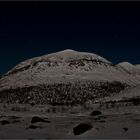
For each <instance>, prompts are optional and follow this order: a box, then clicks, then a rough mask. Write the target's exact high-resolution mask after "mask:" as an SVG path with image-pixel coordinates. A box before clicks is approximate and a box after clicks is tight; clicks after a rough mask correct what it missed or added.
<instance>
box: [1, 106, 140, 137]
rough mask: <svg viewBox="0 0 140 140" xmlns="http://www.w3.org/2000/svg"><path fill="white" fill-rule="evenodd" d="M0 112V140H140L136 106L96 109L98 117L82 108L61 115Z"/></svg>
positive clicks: (15, 109) (25, 109) (39, 110)
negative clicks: (93, 139)
mask: <svg viewBox="0 0 140 140" xmlns="http://www.w3.org/2000/svg"><path fill="white" fill-rule="evenodd" d="M0 109H1V112H0V139H11V138H12V139H29V138H34V139H37V138H42V139H44V138H45V139H48V138H54V139H57V138H61V139H66V138H72V139H79V138H81V139H88V138H100V139H102V138H108V139H109V138H112V139H116V138H120V139H121V138H126V139H128V138H131V139H133V138H140V133H139V130H140V106H124V107H120V108H110V109H100V110H99V111H100V112H101V113H102V114H100V115H93V116H91V112H92V111H93V109H88V110H87V111H86V110H84V109H83V108H82V107H81V108H80V107H77V108H76V107H75V108H73V109H71V110H69V111H63V112H61V113H59V112H58V113H53V112H50V113H48V110H47V111H45V110H46V106H45V105H41V106H37V105H36V106H34V107H31V106H29V105H24V106H23V105H22V106H20V107H19V106H18V105H4V104H1V106H0ZM79 112H81V113H79Z"/></svg>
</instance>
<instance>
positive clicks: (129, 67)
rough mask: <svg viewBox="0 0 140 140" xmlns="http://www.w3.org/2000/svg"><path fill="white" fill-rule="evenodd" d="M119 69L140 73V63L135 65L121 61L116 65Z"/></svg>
mask: <svg viewBox="0 0 140 140" xmlns="http://www.w3.org/2000/svg"><path fill="white" fill-rule="evenodd" d="M116 67H117V68H118V69H119V70H121V71H124V72H127V73H129V74H133V75H140V65H133V64H131V63H129V62H121V63H119V64H117V66H116Z"/></svg>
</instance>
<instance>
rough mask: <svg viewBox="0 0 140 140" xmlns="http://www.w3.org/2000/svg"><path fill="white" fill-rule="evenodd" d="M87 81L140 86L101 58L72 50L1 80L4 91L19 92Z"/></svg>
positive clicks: (44, 58)
mask: <svg viewBox="0 0 140 140" xmlns="http://www.w3.org/2000/svg"><path fill="white" fill-rule="evenodd" d="M86 80H91V81H119V82H123V83H127V84H130V85H136V84H138V83H140V78H139V77H137V76H134V75H131V74H130V73H127V72H126V71H122V70H121V69H119V68H117V67H115V66H114V65H113V64H112V63H111V62H110V61H108V60H106V59H105V58H103V57H101V56H99V55H96V54H93V53H86V52H77V51H74V50H69V49H68V50H64V51H60V52H56V53H52V54H48V55H44V56H40V57H35V58H33V59H29V60H26V61H24V62H22V63H20V64H18V65H17V66H15V67H14V68H13V69H12V70H10V71H9V72H8V73H7V74H6V75H5V76H3V78H1V79H0V87H1V89H3V88H17V87H24V86H33V85H41V84H47V83H60V82H62V83H63V82H71V81H86Z"/></svg>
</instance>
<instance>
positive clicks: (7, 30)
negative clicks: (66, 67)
mask: <svg viewBox="0 0 140 140" xmlns="http://www.w3.org/2000/svg"><path fill="white" fill-rule="evenodd" d="M64 49H74V50H78V51H86V52H93V53H96V54H99V55H101V56H103V57H105V58H106V59H108V60H110V61H112V62H113V63H114V64H116V63H119V62H121V61H129V62H131V63H133V64H137V63H140V55H139V53H140V2H135V3H132V2H0V75H1V74H4V73H6V72H7V71H8V70H10V69H11V68H12V67H13V66H15V65H16V64H18V63H19V62H21V61H24V60H26V59H29V58H32V57H35V56H40V55H44V54H48V53H51V52H56V51H60V50H64Z"/></svg>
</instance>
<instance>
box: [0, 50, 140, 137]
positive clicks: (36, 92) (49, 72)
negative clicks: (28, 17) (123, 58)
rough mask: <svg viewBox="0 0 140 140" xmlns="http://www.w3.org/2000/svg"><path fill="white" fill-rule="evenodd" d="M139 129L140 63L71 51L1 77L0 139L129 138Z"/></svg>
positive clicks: (37, 60) (34, 60) (24, 64)
mask: <svg viewBox="0 0 140 140" xmlns="http://www.w3.org/2000/svg"><path fill="white" fill-rule="evenodd" d="M139 129H140V65H139V64H137V65H133V64H130V63H129V62H121V63H119V64H117V65H114V64H112V63H111V62H110V61H108V60H106V59H105V58H103V57H101V56H99V55H96V54H93V53H87V52H77V51H74V50H69V49H68V50H64V51H60V52H56V53H52V54H48V55H44V56H40V57H35V58H32V59H29V60H26V61H24V62H21V63H20V64H18V65H16V66H15V67H14V68H13V69H11V70H10V71H9V72H7V73H6V74H5V75H3V76H2V77H1V78H0V139H6V138H7V139H8V138H13V139H26V138H36V139H37V138H43V139H44V138H46V139H48V138H54V139H55V138H56V139H57V138H61V139H62V138H63V139H66V138H72V139H77V138H78V139H79V138H81V139H87V138H100V139H102V138H108V139H109V138H110V139H111V138H114V139H116V138H126V139H127V138H140V133H139Z"/></svg>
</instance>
